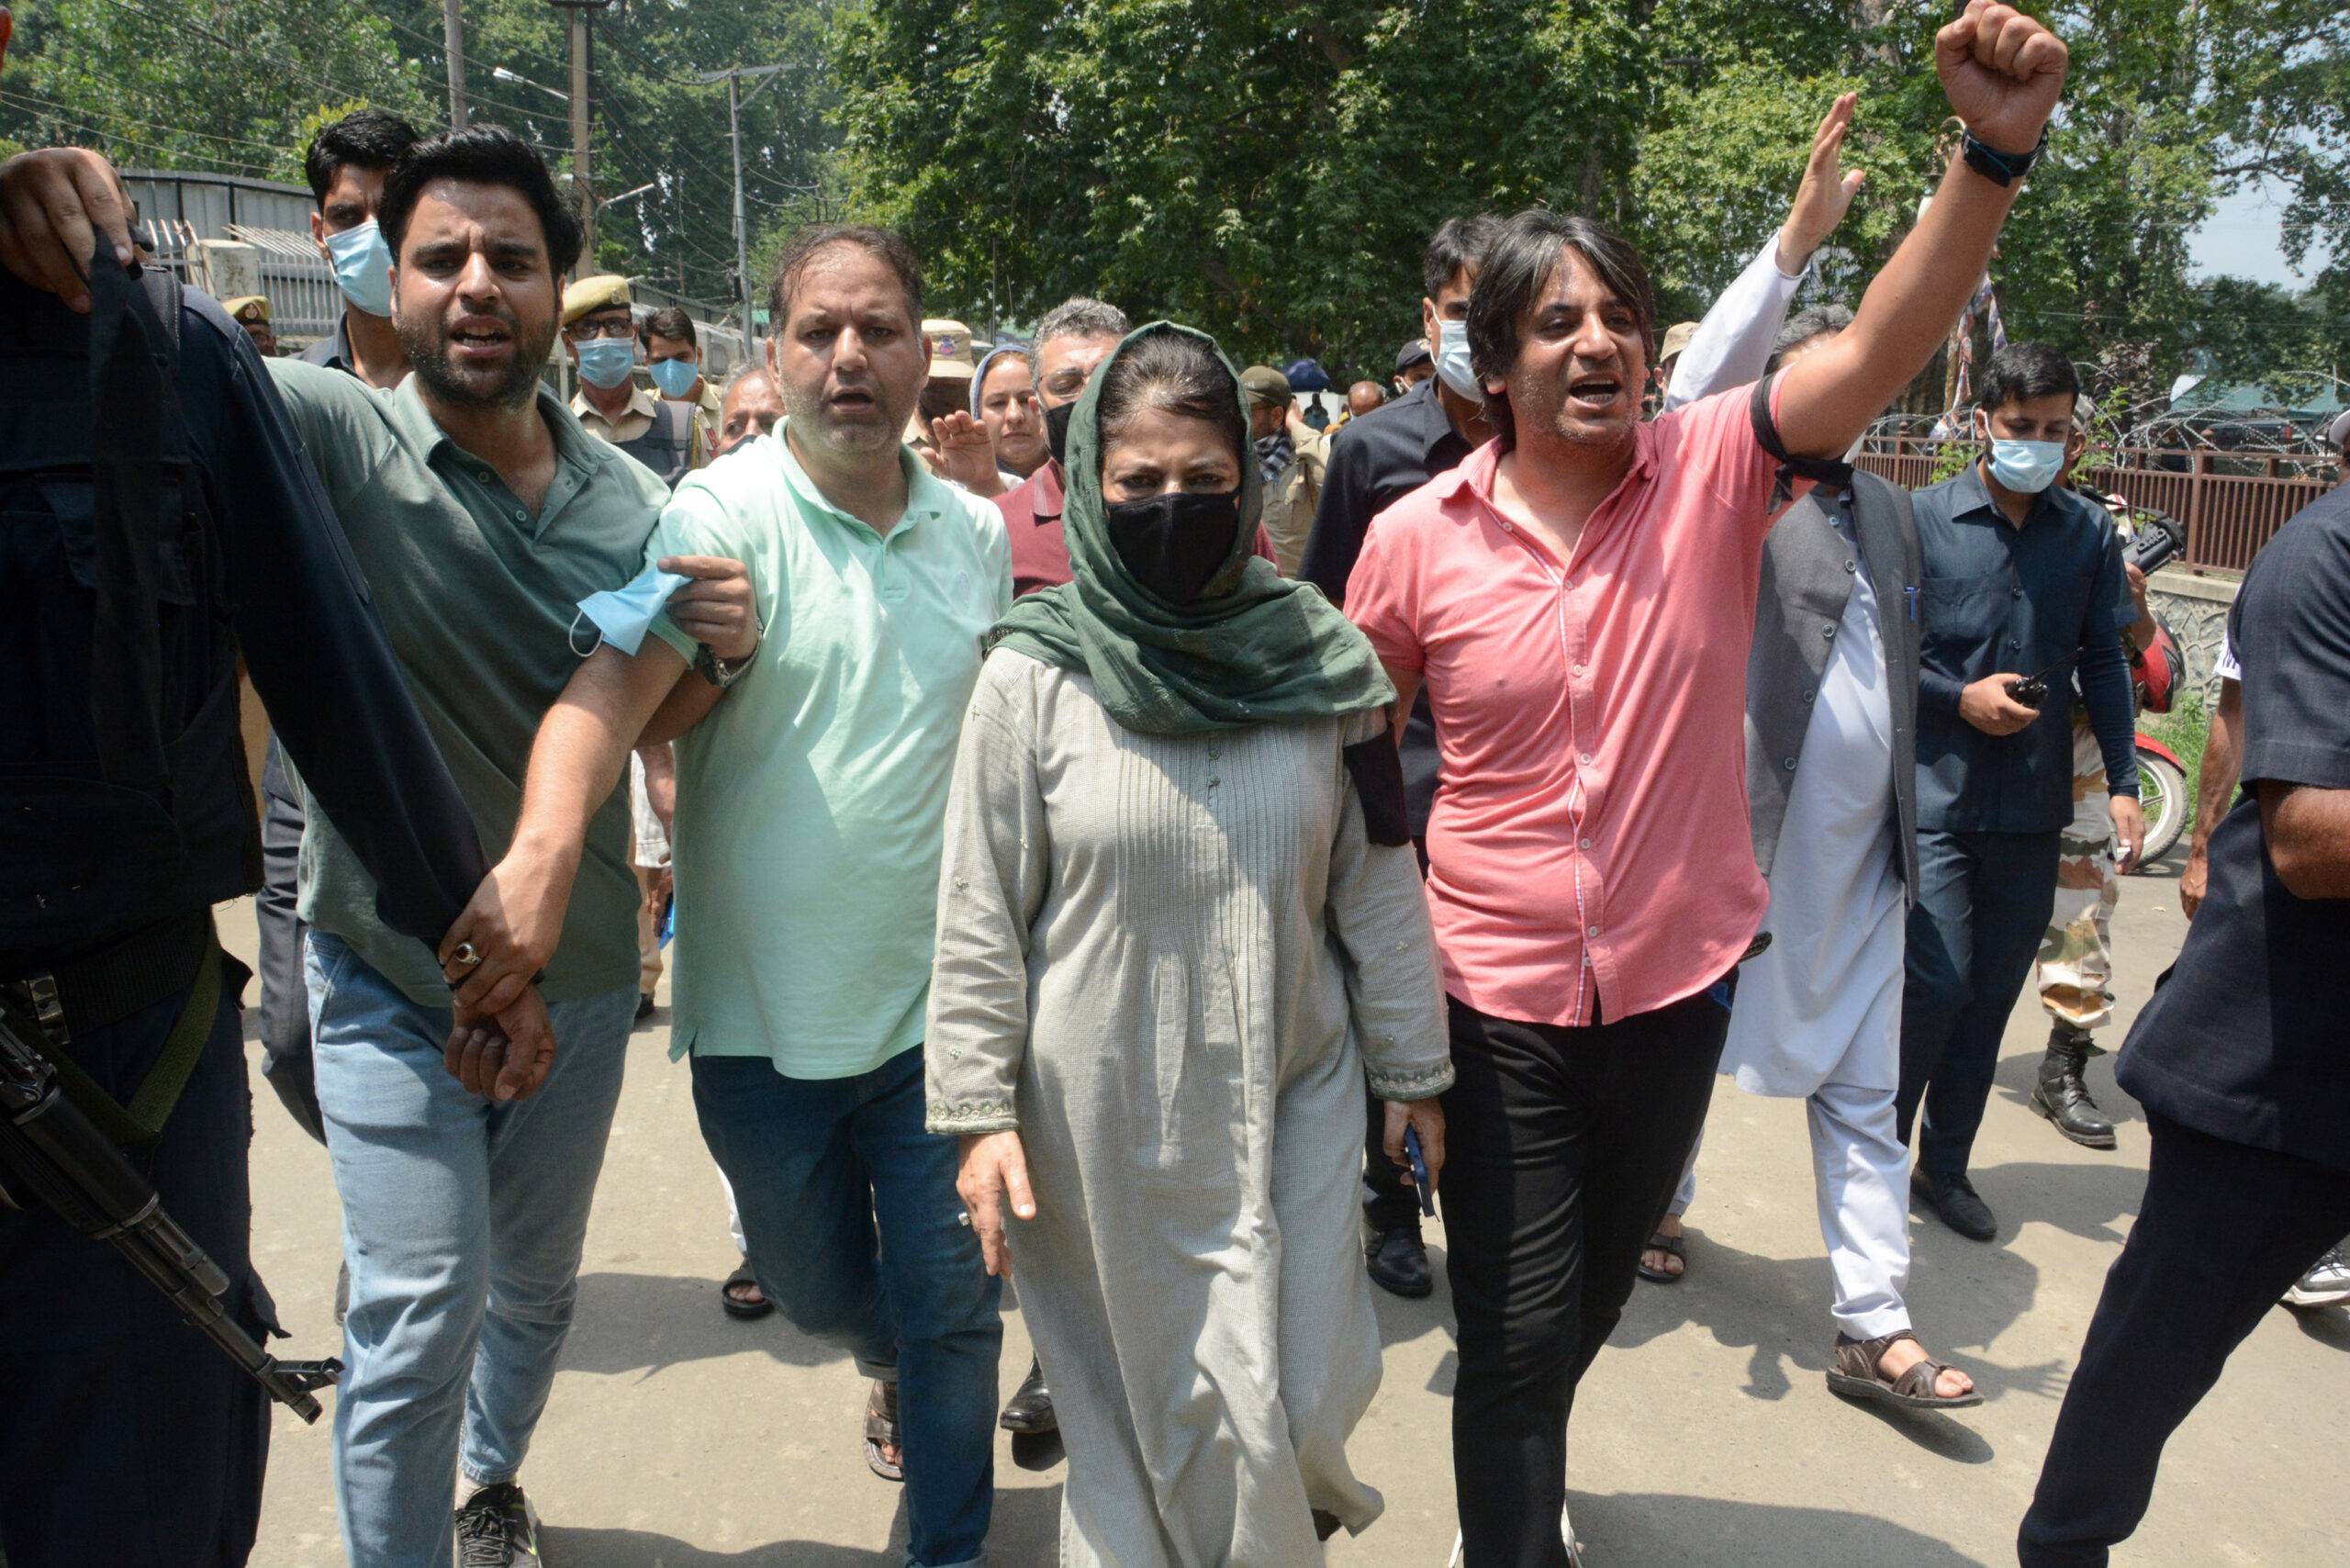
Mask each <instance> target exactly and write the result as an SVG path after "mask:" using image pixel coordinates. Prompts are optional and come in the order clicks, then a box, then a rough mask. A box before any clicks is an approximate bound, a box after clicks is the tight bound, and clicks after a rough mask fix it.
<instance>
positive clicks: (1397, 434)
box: [1297, 212, 1501, 1297]
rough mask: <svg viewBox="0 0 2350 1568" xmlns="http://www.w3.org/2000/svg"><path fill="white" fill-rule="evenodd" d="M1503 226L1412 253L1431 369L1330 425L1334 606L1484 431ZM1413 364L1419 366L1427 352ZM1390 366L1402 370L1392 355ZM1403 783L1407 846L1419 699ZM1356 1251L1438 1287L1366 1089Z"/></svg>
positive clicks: (1418, 804)
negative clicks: (1475, 356) (1365, 556)
mask: <svg viewBox="0 0 2350 1568" xmlns="http://www.w3.org/2000/svg"><path fill="white" fill-rule="evenodd" d="M1500 227H1501V221H1500V219H1498V218H1494V216H1493V215H1492V214H1491V213H1482V212H1481V213H1472V214H1470V215H1468V216H1465V217H1460V218H1446V219H1445V220H1444V223H1443V224H1442V226H1441V227H1439V228H1438V230H1437V231H1436V234H1435V236H1434V237H1433V238H1432V239H1430V240H1429V241H1428V248H1427V253H1426V254H1425V255H1423V256H1422V257H1421V260H1420V281H1421V283H1422V284H1423V285H1424V286H1426V288H1427V294H1426V295H1425V296H1424V297H1422V298H1421V300H1420V327H1421V330H1423V332H1424V333H1425V334H1426V348H1427V356H1428V358H1429V359H1433V361H1434V363H1435V365H1436V374H1435V375H1429V376H1426V377H1425V378H1423V379H1421V380H1419V381H1416V382H1414V383H1413V384H1412V385H1411V386H1410V388H1409V390H1407V391H1405V392H1404V395H1403V396H1402V397H1400V398H1396V399H1395V400H1394V401H1393V402H1392V403H1389V404H1387V405H1386V406H1385V407H1383V408H1378V409H1372V410H1371V412H1369V413H1367V414H1365V415H1363V416H1362V417H1361V418H1360V419H1354V420H1348V421H1347V423H1346V427H1345V428H1344V429H1342V430H1339V431H1334V432H1332V434H1331V437H1330V454H1329V461H1328V465H1327V466H1326V468H1325V470H1324V473H1323V477H1322V497H1321V499H1320V500H1319V501H1318V502H1317V503H1316V504H1315V510H1314V527H1313V530H1312V532H1310V533H1309V534H1308V535H1307V536H1306V541H1305V554H1304V557H1303V558H1302V559H1301V560H1300V562H1299V563H1298V570H1297V575H1298V576H1299V577H1304V579H1305V580H1306V581H1308V582H1310V583H1313V584H1315V586H1316V587H1318V588H1321V590H1322V591H1323V593H1324V594H1326V596H1328V598H1329V600H1330V602H1331V603H1333V604H1336V605H1340V606H1343V605H1344V604H1345V603H1346V599H1347V578H1348V577H1349V576H1350V575H1352V573H1353V571H1354V569H1355V557H1356V556H1357V555H1358V554H1360V553H1361V550H1362V541H1363V535H1364V534H1365V533H1366V532H1369V531H1370V528H1371V519H1372V518H1374V517H1376V516H1378V515H1379V513H1381V512H1382V511H1384V510H1387V508H1388V507H1389V506H1391V505H1393V503H1394V502H1395V501H1397V500H1400V499H1401V498H1404V496H1406V495H1408V494H1410V493H1411V492H1412V491H1414V490H1416V489H1418V488H1419V487H1421V486H1422V485H1425V484H1427V482H1428V481H1429V480H1431V479H1434V478H1436V477H1437V476H1439V475H1443V474H1449V473H1450V472H1451V471H1452V470H1453V469H1455V468H1457V467H1459V466H1460V462H1461V459H1463V458H1465V457H1467V456H1468V455H1469V454H1470V452H1471V451H1472V450H1473V449H1474V448H1476V447H1478V446H1480V445H1482V444H1483V442H1486V441H1488V440H1490V439H1491V438H1492V436H1493V433H1494V432H1493V427H1492V426H1490V425H1489V424H1487V423H1486V422H1485V416H1484V407H1485V405H1484V398H1483V394H1482V393H1481V392H1480V391H1479V389H1478V386H1477V377H1476V375H1475V373H1474V372H1472V370H1471V369H1470V368H1469V337H1468V330H1469V329H1468V319H1469V296H1470V294H1471V292H1472V290H1474V289H1475V288H1476V286H1477V263H1478V261H1479V259H1480V258H1481V257H1482V256H1483V253H1484V250H1485V247H1486V245H1487V244H1488V243H1489V242H1491V241H1492V239H1493V237H1494V233H1495V232H1496V231H1498V230H1499V229H1500ZM1419 363H1421V364H1427V359H1423V360H1421V361H1420V362H1419ZM1397 367H1398V370H1399V372H1401V371H1402V370H1404V369H1405V368H1406V365H1405V362H1404V358H1403V356H1401V355H1399V356H1398V357H1397ZM1402 749H1403V754H1404V790H1405V794H1406V798H1407V809H1408V814H1409V817H1410V825H1411V830H1412V836H1413V838H1414V840H1415V841H1417V840H1419V839H1420V838H1422V837H1423V836H1424V835H1425V834H1426V833H1427V821H1428V804H1429V802H1430V801H1432V800H1433V799H1434V798H1435V795H1436V730H1435V727H1434V725H1433V724H1432V723H1431V722H1430V721H1429V719H1428V713H1427V700H1426V699H1425V698H1423V699H1422V700H1420V702H1419V703H1418V705H1417V706H1416V708H1415V709H1414V711H1413V713H1412V717H1411V721H1410V722H1409V723H1408V724H1407V725H1406V726H1405V727H1404V739H1403V745H1402ZM1364 1111H1365V1126H1364V1140H1363V1143H1364V1148H1363V1158H1364V1169H1363V1226H1364V1234H1363V1252H1364V1256H1365V1257H1366V1259H1367V1260H1369V1265H1370V1269H1371V1281H1372V1282H1373V1283H1375V1284H1377V1285H1379V1286H1380V1287H1381V1288H1382V1290H1386V1291H1389V1292H1392V1293H1393V1294H1396V1295H1400V1296H1410V1297H1418V1296H1425V1295H1427V1294H1429V1293H1430V1292H1431V1291H1433V1290H1435V1289H1436V1282H1435V1280H1434V1278H1433V1276H1431V1275H1430V1274H1429V1272H1428V1254H1427V1247H1426V1246H1425V1245H1424V1244H1423V1243H1422V1242H1421V1240H1420V1204H1419V1200H1418V1198H1416V1196H1414V1195H1413V1193H1412V1189H1411V1188H1410V1187H1409V1186H1407V1185H1406V1184H1404V1182H1403V1181H1402V1180H1401V1179H1400V1178H1399V1176H1398V1174H1397V1172H1396V1170H1395V1167H1394V1165H1393V1162H1392V1161H1390V1160H1389V1159H1388V1158H1387V1155H1386V1148H1385V1145H1386V1107H1385V1105H1383V1104H1382V1103H1381V1102H1380V1101H1379V1100H1378V1099H1377V1098H1376V1097H1374V1096H1371V1095H1368V1094H1366V1096H1365V1105H1364Z"/></svg>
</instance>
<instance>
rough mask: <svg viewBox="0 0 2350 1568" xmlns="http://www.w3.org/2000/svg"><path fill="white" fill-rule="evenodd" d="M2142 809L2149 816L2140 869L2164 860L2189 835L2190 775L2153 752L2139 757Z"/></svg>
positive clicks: (2139, 794)
mask: <svg viewBox="0 0 2350 1568" xmlns="http://www.w3.org/2000/svg"><path fill="white" fill-rule="evenodd" d="M2138 805H2139V808H2140V809H2141V810H2142V811H2143V812H2145V813H2146V850H2145V853H2144V854H2143V855H2141V856H2139V857H2138V869H2139V870H2141V871H2143V870H2144V869H2145V868H2147V867H2148V866H2151V865H2153V864H2154V862H2155V861H2157V860H2159V859H2161V858H2162V857H2164V856H2165V855H2167V854H2169V853H2170V851H2171V847H2172V846H2174V845H2176V844H2177V843H2178V839H2179V835H2180V834H2183V833H2185V832H2186V831H2187V805H2188V801H2187V775H2186V774H2184V773H2181V772H2180V771H2179V770H2178V769H2177V767H2174V766H2172V765H2171V764H2170V763H2167V762H2165V761H2164V760H2163V759H2162V758H2161V757H2159V756H2154V754H2153V753H2152V752H2144V751H2142V752H2140V753H2139V754H2138Z"/></svg>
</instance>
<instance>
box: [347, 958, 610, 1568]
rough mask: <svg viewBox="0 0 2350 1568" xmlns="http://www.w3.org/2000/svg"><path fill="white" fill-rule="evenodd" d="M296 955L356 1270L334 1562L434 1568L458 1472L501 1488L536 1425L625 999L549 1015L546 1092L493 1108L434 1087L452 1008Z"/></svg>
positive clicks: (556, 1009)
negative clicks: (551, 1041)
mask: <svg viewBox="0 0 2350 1568" xmlns="http://www.w3.org/2000/svg"><path fill="white" fill-rule="evenodd" d="M309 947H310V950H309V957H308V976H307V978H308V982H309V990H310V1024H311V1030H312V1034H313V1036H314V1037H315V1039H316V1042H317V1045H316V1049H317V1054H318V1085H319V1107H320V1109H321V1110H322V1111H323V1112H324V1114H325V1118H326V1128H327V1152H328V1154H329V1156H330V1158H331V1159H332V1160H333V1162H334V1182H335V1188H336V1190H337V1192H339V1193H341V1198H342V1246H343V1256H344V1258H345V1260H347V1261H348V1262H349V1263H350V1265H351V1312H350V1316H349V1317H348V1318H347V1319H346V1321H345V1322H344V1325H343V1350H342V1359H343V1361H344V1363H345V1365H346V1366H347V1367H348V1368H349V1370H348V1371H346V1372H344V1373H343V1375H342V1386H341V1392H340V1393H339V1394H337V1395H336V1397H335V1402H334V1484H335V1501H336V1505H337V1507H338V1508H339V1510H340V1512H341V1517H342V1541H343V1551H344V1552H345V1554H346V1555H347V1556H348V1557H349V1558H350V1561H351V1565H352V1568H447V1564H448V1562H449V1558H450V1551H451V1540H450V1537H451V1528H452V1523H453V1519H452V1512H453V1509H452V1504H453V1484H454V1483H453V1473H454V1472H455V1471H456V1470H457V1469H459V1468H460V1467H462V1468H463V1470H464V1473H465V1475H466V1477H467V1478H468V1479H469V1480H472V1481H474V1482H476V1483H480V1484H495V1483H497V1482H500V1481H511V1480H512V1479H514V1476H515V1474H516V1473H517V1472H518V1471H520V1469H521V1465H522V1456H523V1454H524V1453H525V1452H526V1451H527V1450H529V1448H530V1446H531V1433H532V1429H533V1428H536V1427H537V1425H538V1420H539V1414H540V1412H541V1411H543V1410H544V1409H545V1408H546V1403H547V1390H548V1387H549V1386H550V1385H551V1384H552V1383H554V1370H555V1358H556V1356H557V1354H558V1353H559V1352H560V1351H561V1350H562V1348H563V1340H564V1336H565V1334H566V1333H567V1332H569V1330H570V1327H571V1309H572V1304H573V1302H574V1300H575V1299H576V1295H577V1292H578V1277H579V1253H580V1249H581V1246H582V1245H583V1243H584V1242H585V1241H586V1239H587V1235H588V1202H589V1200H590V1198H592V1197H593V1196H594V1193H595V1190H596V1177H597V1174H598V1173H599V1171H600V1170H602V1169H603V1164H604V1142H605V1138H606V1137H607V1136H608V1135H609V1134H610V1131H611V1126H612V1111H613V1108H614V1107H615V1106H616V1105H617V1104H618V1103H619V1102H620V1093H621V1067H622V1065H623V1064H624V1062H625V1060H626V1056H627V1047H628V1036H629V1029H630V1025H631V1021H632V1017H633V1015H634V1014H635V1010H636V987H635V985H634V984H633V983H631V984H628V985H624V986H622V987H621V989H619V990H618V991H611V992H609V993H607V994H605V995H602V996H598V997H592V998H589V999H588V1000H585V1001H579V1002H557V1003H555V1004H554V1005H552V1006H551V1007H550V1008H549V1009H548V1012H549V1014H551V1016H552V1017H553V1019H554V1036H555V1057H554V1068H553V1069H552V1070H550V1071H549V1072H548V1074H547V1079H546V1082H545V1083H544V1084H543V1086H542V1087H541V1088H540V1090H539V1092H537V1093H535V1094H533V1095H532V1096H531V1097H530V1098H529V1099H527V1100H522V1101H518V1102H515V1103H509V1104H504V1105H496V1104H492V1103H489V1102H487V1101H486V1100H483V1099H481V1098H480V1097H479V1096H477V1095H474V1094H469V1093H467V1092H465V1090H464V1088H463V1087H462V1086H461V1085H460V1084H459V1083H458V1082H457V1081H456V1080H455V1079H453V1078H452V1077H450V1076H449V1074H448V1072H447V1070H445V1069H444V1068H443V1067H442V1064H441V1052H442V1045H443V1043H444V1042H445V1041H446V1040H447V1038H448V1033H449V1010H448V1009H447V1008H445V1007H428V1006H420V1005H419V1004H418V1003H416V1002H410V1001H409V1000H408V998H407V996H406V995H404V994H403V993H402V992H401V991H399V990H398V989H397V987H395V986H394V985H393V984H392V983H391V982H390V981H389V980H386V979H385V978H384V977H383V976H382V975H381V974H379V973H378V972H376V970H375V969H374V968H373V967H372V966H371V965H369V964H368V963H367V961H366V960H365V959H364V958H360V957H359V956H358V955H357V954H356V953H353V951H352V950H351V948H350V947H349V946H346V945H345V944H344V943H343V942H342V941H341V939H340V938H337V937H335V936H332V935H328V934H327V933H325V932H322V931H313V932H311V933H310V944H309Z"/></svg>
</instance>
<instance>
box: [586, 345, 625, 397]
mask: <svg viewBox="0 0 2350 1568" xmlns="http://www.w3.org/2000/svg"><path fill="white" fill-rule="evenodd" d="M572 346H573V347H574V348H576V349H577V350H578V351H579V379H580V380H582V381H585V382H586V383H588V385H589V386H600V387H602V388H603V389H604V390H605V391H607V392H610V390H611V389H612V388H613V387H615V386H626V385H628V376H629V372H630V371H632V370H634V369H635V368H636V345H635V344H634V343H632V342H629V341H628V340H627V339H625V338H590V339H588V341H587V342H584V343H575V344H573V345H572Z"/></svg>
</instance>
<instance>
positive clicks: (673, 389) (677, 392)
mask: <svg viewBox="0 0 2350 1568" xmlns="http://www.w3.org/2000/svg"><path fill="white" fill-rule="evenodd" d="M646 368H648V369H649V370H651V371H652V372H653V385H654V386H658V387H659V388H661V396H663V397H664V398H682V397H684V396H685V395H686V394H687V393H688V392H689V391H691V390H692V389H693V385H694V381H695V379H696V378H697V377H699V375H701V366H699V365H698V364H695V363H694V362H693V361H691V360H689V359H656V360H655V361H654V362H653V363H652V364H650V365H649V366H647V367H646Z"/></svg>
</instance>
